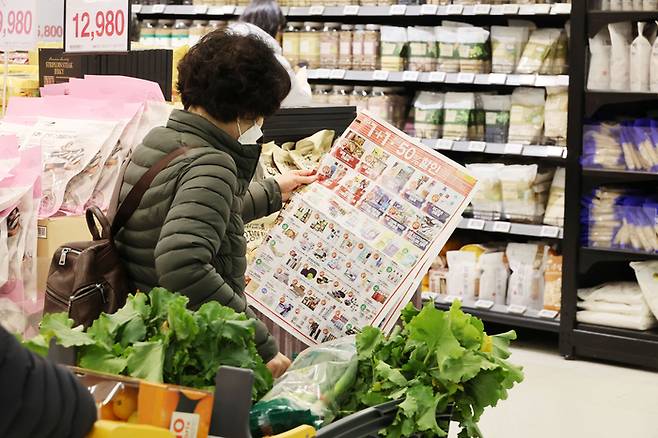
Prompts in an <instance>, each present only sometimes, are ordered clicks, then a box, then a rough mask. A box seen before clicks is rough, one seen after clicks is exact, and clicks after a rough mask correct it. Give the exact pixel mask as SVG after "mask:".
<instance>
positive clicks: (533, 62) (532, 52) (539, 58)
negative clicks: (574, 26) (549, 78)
mask: <svg viewBox="0 0 658 438" xmlns="http://www.w3.org/2000/svg"><path fill="white" fill-rule="evenodd" d="M561 33H562V31H561V30H560V29H549V28H544V29H537V30H534V31H533V32H532V34H531V35H530V39H529V40H528V43H527V44H526V46H525V48H524V49H523V54H522V55H521V58H520V59H519V63H518V65H517V67H516V72H517V73H521V74H534V73H539V70H540V69H541V66H542V65H543V63H544V61H545V60H546V58H547V57H548V56H549V54H550V52H551V50H552V49H553V47H554V46H555V45H556V44H557V41H558V39H559V38H560V34H561Z"/></svg>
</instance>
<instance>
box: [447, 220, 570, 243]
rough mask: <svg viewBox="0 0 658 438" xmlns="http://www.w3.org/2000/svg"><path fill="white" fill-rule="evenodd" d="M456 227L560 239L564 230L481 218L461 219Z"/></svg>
mask: <svg viewBox="0 0 658 438" xmlns="http://www.w3.org/2000/svg"><path fill="white" fill-rule="evenodd" d="M457 228H460V229H462V230H476V231H486V232H489V233H501V234H515V235H518V236H530V237H541V238H545V239H562V238H563V237H564V230H563V229H562V228H560V227H553V226H550V225H531V224H518V223H514V222H507V221H489V220H482V219H468V218H464V219H462V220H461V222H460V223H459V225H457Z"/></svg>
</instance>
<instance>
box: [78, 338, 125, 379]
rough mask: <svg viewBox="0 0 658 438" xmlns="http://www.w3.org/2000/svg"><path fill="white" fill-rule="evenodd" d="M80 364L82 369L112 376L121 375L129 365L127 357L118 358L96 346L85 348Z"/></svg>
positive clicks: (81, 354)
mask: <svg viewBox="0 0 658 438" xmlns="http://www.w3.org/2000/svg"><path fill="white" fill-rule="evenodd" d="M79 362H80V366H81V367H82V368H87V369H90V370H94V371H99V372H101V373H110V374H121V373H123V371H124V370H125V369H126V366H127V365H128V359H126V358H125V357H118V356H116V355H114V354H112V353H110V352H108V351H107V350H105V349H104V348H102V347H98V346H96V345H90V346H87V347H83V348H82V351H81V352H80V358H79Z"/></svg>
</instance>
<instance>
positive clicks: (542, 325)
mask: <svg viewBox="0 0 658 438" xmlns="http://www.w3.org/2000/svg"><path fill="white" fill-rule="evenodd" d="M423 299H424V300H431V299H434V300H435V301H434V304H435V305H436V307H437V308H438V309H441V310H447V309H449V308H450V306H451V304H452V301H454V299H455V298H450V299H444V298H442V297H439V296H438V295H437V294H433V293H424V294H423ZM482 304H485V303H483V302H477V304H476V302H474V301H469V300H462V308H463V310H464V312H467V313H469V314H471V315H473V316H477V317H478V318H480V319H482V320H483V321H485V322H490V323H496V324H505V325H509V326H510V327H523V328H529V329H535V330H543V331H548V332H554V333H558V332H559V330H560V319H559V315H558V316H555V317H552V318H548V317H541V316H540V312H538V311H536V310H532V309H527V310H525V312H524V313H523V314H517V313H511V312H510V311H509V308H508V307H507V306H503V305H499V304H495V305H493V306H492V307H491V308H490V309H486V308H480V307H478V306H480V305H482ZM489 304H491V303H489ZM489 304H486V305H487V306H488V305H489ZM551 316H553V314H551Z"/></svg>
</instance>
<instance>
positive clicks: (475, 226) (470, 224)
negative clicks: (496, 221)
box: [466, 219, 484, 230]
mask: <svg viewBox="0 0 658 438" xmlns="http://www.w3.org/2000/svg"><path fill="white" fill-rule="evenodd" d="M466 228H468V229H469V230H484V221H483V220H482V219H469V220H467V221H466Z"/></svg>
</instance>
